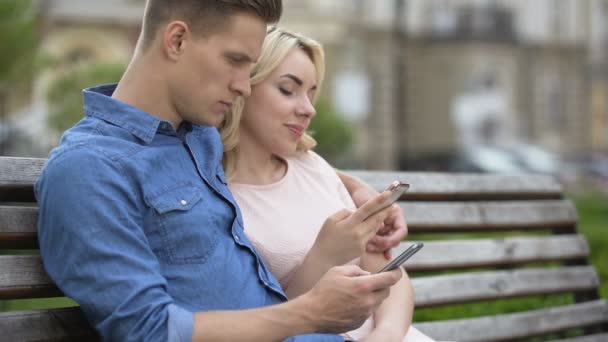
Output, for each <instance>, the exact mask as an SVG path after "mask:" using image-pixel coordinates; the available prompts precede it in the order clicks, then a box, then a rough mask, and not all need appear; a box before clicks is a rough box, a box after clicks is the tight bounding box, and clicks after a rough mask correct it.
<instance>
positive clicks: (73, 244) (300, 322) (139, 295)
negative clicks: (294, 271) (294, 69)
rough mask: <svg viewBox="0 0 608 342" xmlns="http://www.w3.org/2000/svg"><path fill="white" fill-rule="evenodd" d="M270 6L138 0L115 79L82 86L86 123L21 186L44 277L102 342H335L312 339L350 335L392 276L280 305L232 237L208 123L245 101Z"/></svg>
mask: <svg viewBox="0 0 608 342" xmlns="http://www.w3.org/2000/svg"><path fill="white" fill-rule="evenodd" d="M281 11H282V5H281V1H280V0H223V1H211V0H183V1H163V0H149V1H148V2H147V4H146V10H145V14H144V21H143V27H142V34H141V37H140V40H139V42H138V44H137V47H136V51H135V54H134V56H133V59H132V61H131V63H130V64H129V66H128V68H127V70H126V72H125V74H124V75H123V77H122V79H121V80H120V82H119V83H118V84H117V85H106V86H100V87H96V88H91V89H88V90H85V92H84V101H85V114H86V117H85V118H84V119H83V120H82V121H81V122H80V123H78V124H77V125H76V126H74V127H73V128H71V129H70V130H68V131H67V132H66V133H65V135H64V137H63V139H62V142H61V144H60V146H59V147H57V148H56V149H54V150H53V151H52V152H51V154H50V155H49V160H48V162H47V165H46V166H45V168H44V170H43V172H42V174H41V177H40V179H39V180H38V182H37V183H36V187H35V190H36V196H37V199H38V202H39V207H40V209H39V226H38V230H39V239H40V249H41V253H42V258H43V260H44V265H45V269H46V270H47V272H48V274H49V275H50V277H51V278H52V279H53V280H54V281H55V282H56V283H57V285H58V286H59V287H60V288H61V289H62V290H63V291H64V293H66V294H67V295H68V296H70V297H72V298H74V299H75V300H76V301H77V302H78V303H79V304H80V305H81V307H82V309H83V311H84V312H85V314H86V315H87V318H88V319H89V321H90V322H91V324H92V325H93V326H94V327H95V328H96V330H97V331H98V332H99V334H100V335H101V337H102V339H104V340H108V341H128V340H137V341H163V340H171V341H237V340H238V341H249V340H250V341H273V340H282V339H286V338H288V337H289V336H294V335H302V336H296V337H291V338H290V339H291V340H293V341H320V340H327V341H341V340H342V338H341V337H339V336H337V335H329V334H327V335H321V334H316V335H315V334H314V333H339V332H343V331H347V330H350V329H352V328H354V327H356V326H358V325H359V324H361V323H362V322H363V320H364V319H365V318H366V317H367V316H368V315H369V314H370V313H371V312H372V311H373V310H374V309H375V307H376V306H378V305H379V304H380V303H381V302H382V300H383V299H384V298H386V296H387V295H388V288H389V287H390V286H391V285H393V284H394V283H396V282H397V281H398V279H399V278H400V276H401V274H400V272H392V273H384V274H379V275H367V274H365V272H363V271H362V270H360V269H359V268H358V267H356V266H343V267H335V268H333V269H331V270H330V271H329V272H328V273H327V274H326V275H325V276H324V277H323V278H322V279H321V280H320V281H319V283H318V284H317V285H316V286H315V287H314V288H313V289H312V290H311V291H309V292H308V293H306V294H304V295H302V296H300V297H298V298H295V299H294V300H292V301H289V302H285V301H286V297H285V295H284V293H283V292H282V290H281V288H280V286H279V285H278V282H277V281H276V279H275V278H274V277H273V276H272V274H270V272H268V271H267V269H266V268H265V266H264V265H263V264H262V262H261V261H260V258H259V257H258V255H257V254H256V252H255V250H254V249H253V248H252V246H251V244H250V242H249V241H248V240H247V238H246V236H245V234H244V233H243V222H242V218H241V215H240V212H239V210H238V207H237V206H236V204H235V202H234V199H233V198H232V196H231V194H230V192H229V191H228V188H227V186H226V180H225V178H224V174H223V170H222V168H221V157H222V149H221V141H220V138H219V135H218V133H217V130H216V129H215V128H214V127H213V126H214V125H216V124H217V123H218V122H220V120H221V119H222V117H223V116H224V115H225V113H226V112H227V111H228V110H229V108H230V106H231V105H232V103H234V101H235V99H236V98H237V97H239V96H248V95H249V93H250V84H249V71H250V68H251V65H252V63H254V62H255V60H256V59H257V58H258V56H259V54H260V49H261V45H262V42H263V39H264V37H265V32H266V24H267V23H272V22H275V21H277V20H278V19H279V17H280V15H281ZM381 199H382V198H378V199H377V200H381ZM269 214H270V213H269ZM305 334H311V335H305Z"/></svg>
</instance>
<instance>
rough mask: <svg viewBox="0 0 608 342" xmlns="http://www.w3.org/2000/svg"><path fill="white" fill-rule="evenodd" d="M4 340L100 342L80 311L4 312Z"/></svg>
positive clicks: (1, 314)
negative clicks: (97, 341)
mask: <svg viewBox="0 0 608 342" xmlns="http://www.w3.org/2000/svg"><path fill="white" fill-rule="evenodd" d="M0 332H1V334H2V335H1V339H2V340H3V341H96V340H98V337H97V335H96V333H95V332H94V331H93V329H92V328H91V327H90V326H89V324H88V323H87V321H86V318H85V317H84V315H83V314H82V311H81V310H80V309H79V308H65V309H53V310H37V311H17V312H14V311H8V312H0Z"/></svg>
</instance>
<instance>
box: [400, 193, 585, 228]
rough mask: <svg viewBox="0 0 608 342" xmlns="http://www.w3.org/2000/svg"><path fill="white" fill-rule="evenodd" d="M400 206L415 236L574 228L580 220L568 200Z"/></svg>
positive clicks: (415, 203) (411, 204)
mask: <svg viewBox="0 0 608 342" xmlns="http://www.w3.org/2000/svg"><path fill="white" fill-rule="evenodd" d="M399 204H400V206H401V208H402V209H403V210H404V213H405V216H406V218H407V224H408V229H409V230H410V231H412V232H427V231H445V232H452V231H472V230H475V231H477V230H484V231H486V230H517V229H543V228H559V227H574V225H575V224H576V222H577V220H578V217H577V214H576V208H575V207H574V205H573V204H572V202H570V201H565V200H541V201H527V202H526V201H509V202H464V203H462V202H461V203H428V202H427V203H421V202H413V203H412V202H399Z"/></svg>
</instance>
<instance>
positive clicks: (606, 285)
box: [568, 192, 608, 299]
mask: <svg viewBox="0 0 608 342" xmlns="http://www.w3.org/2000/svg"><path fill="white" fill-rule="evenodd" d="M568 198H570V199H571V200H572V201H573V202H574V203H575V205H576V208H577V210H578V215H579V226H578V229H579V232H580V233H582V234H584V235H585V236H586V237H587V240H588V241H589V247H590V248H591V263H592V264H593V266H594V267H595V269H596V270H597V271H598V273H599V275H600V281H601V287H600V294H601V296H602V298H604V299H608V195H601V194H599V193H596V192H585V193H584V194H572V195H570V196H568Z"/></svg>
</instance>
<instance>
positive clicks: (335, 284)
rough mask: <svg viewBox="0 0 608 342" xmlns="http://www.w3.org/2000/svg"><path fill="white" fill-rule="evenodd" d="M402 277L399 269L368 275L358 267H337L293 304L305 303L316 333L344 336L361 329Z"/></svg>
mask: <svg viewBox="0 0 608 342" xmlns="http://www.w3.org/2000/svg"><path fill="white" fill-rule="evenodd" d="M402 275H403V273H402V272H401V270H399V269H397V270H393V271H391V272H383V273H378V274H369V272H366V271H363V270H362V269H361V268H359V267H358V266H355V265H345V266H336V267H333V268H331V269H330V270H329V271H327V273H326V274H325V275H324V276H323V277H322V278H321V279H320V280H319V282H318V283H317V284H316V285H315V287H313V288H312V289H311V290H310V291H309V292H307V293H305V294H303V295H302V296H300V297H298V298H296V299H294V301H300V302H303V303H305V304H304V307H307V308H308V310H306V311H307V313H308V315H309V316H308V317H309V320H310V321H311V322H314V325H315V326H316V332H320V333H343V332H347V331H350V330H353V329H356V328H358V327H360V326H361V325H362V324H363V322H365V320H366V319H367V318H368V317H370V316H371V315H372V314H373V312H374V311H375V310H376V308H377V307H378V306H379V305H380V304H381V303H382V302H383V301H384V299H386V298H387V297H388V295H389V288H390V287H391V286H393V285H394V284H396V283H397V282H398V281H399V279H400V278H401V276H402Z"/></svg>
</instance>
